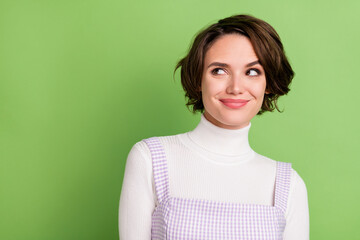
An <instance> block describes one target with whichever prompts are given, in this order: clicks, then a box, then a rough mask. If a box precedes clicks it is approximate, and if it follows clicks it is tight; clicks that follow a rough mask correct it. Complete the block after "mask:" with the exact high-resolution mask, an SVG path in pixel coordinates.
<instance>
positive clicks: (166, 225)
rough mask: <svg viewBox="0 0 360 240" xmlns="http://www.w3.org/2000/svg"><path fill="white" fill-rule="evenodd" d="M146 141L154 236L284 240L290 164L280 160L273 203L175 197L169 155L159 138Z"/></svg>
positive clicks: (167, 238)
mask: <svg viewBox="0 0 360 240" xmlns="http://www.w3.org/2000/svg"><path fill="white" fill-rule="evenodd" d="M144 141H145V142H146V144H147V145H148V147H149V149H150V152H151V157H152V161H153V172H154V182H155V189H156V194H157V197H158V202H159V204H158V205H157V206H156V207H155V210H154V212H153V215H152V229H151V239H157V240H175V239H176V240H240V239H241V240H250V239H251V240H280V239H283V232H284V228H285V224H286V219H285V211H286V205H287V198H288V193H289V188H290V174H291V163H285V162H277V173H276V182H275V203H274V206H269V205H258V204H239V203H229V202H217V201H209V200H201V199H186V198H175V197H171V196H169V179H168V169H167V162H166V156H165V151H164V149H163V147H162V145H161V143H160V141H159V139H158V138H157V137H151V138H147V139H144Z"/></svg>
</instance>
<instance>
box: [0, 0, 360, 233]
mask: <svg viewBox="0 0 360 240" xmlns="http://www.w3.org/2000/svg"><path fill="white" fill-rule="evenodd" d="M359 10H360V2H359V1H355V0H354V1H342V2H340V1H329V0H326V1H325V0H322V1H309V0H305V1H287V0H283V1H268V0H258V1H254V0H234V1H218V0H217V1H213V0H211V1H210V0H201V1H193V0H192V1H190V0H182V1H174V0H167V1H146V0H141V1H128V0H127V1H115V0H101V1H100V0H87V1H85V0H83V1H79V0H62V1H45V0H44V1H40V0H37V1H35V0H34V1H30V0H29V1H15V0H0V239H4V240H13V239H36V240H45V239H52V240H57V239H87V240H89V239H118V205H119V198H120V191H121V185H122V179H123V174H124V167H125V163H126V157H127V154H128V153H129V151H130V149H131V147H132V145H133V144H135V143H136V142H137V141H140V140H141V139H144V138H147V137H151V136H162V135H172V134H178V133H182V132H186V131H190V130H192V129H193V128H194V127H195V126H196V125H197V123H198V121H199V119H200V115H199V114H197V115H193V114H191V113H190V111H189V110H188V109H187V108H186V106H185V98H184V93H183V90H182V88H181V85H180V84H179V82H180V81H179V72H177V74H176V75H175V81H174V80H173V79H172V73H173V69H174V66H175V64H176V62H177V61H178V60H179V59H180V58H181V57H183V56H184V54H185V53H186V51H187V49H188V47H189V44H190V42H191V40H192V39H193V36H194V35H195V33H197V32H198V31H199V30H200V29H201V28H203V27H204V26H206V25H208V24H211V23H214V22H215V21H216V20H218V19H220V18H224V17H228V16H230V15H233V14H240V13H246V14H252V15H254V16H256V17H259V18H261V19H264V20H265V21H267V22H269V23H270V24H271V25H272V26H274V28H275V29H276V30H277V31H278V33H279V35H280V37H281V39H282V41H283V44H284V47H285V50H286V53H287V55H288V58H289V60H290V62H291V64H292V66H293V69H294V71H295V73H296V76H295V78H294V80H293V83H292V85H291V91H290V92H289V94H288V95H287V96H284V97H281V98H280V102H279V106H280V108H281V109H284V112H283V113H278V112H274V113H265V114H264V115H263V116H261V117H255V118H254V119H253V120H252V124H253V125H252V129H251V131H250V144H251V146H252V147H253V149H254V150H255V151H257V152H258V153H260V154H263V155H265V156H268V157H270V158H273V159H275V160H278V161H285V162H292V163H293V167H294V169H295V170H297V171H298V173H299V174H300V176H301V177H302V178H303V179H304V181H305V183H306V186H307V189H308V195H309V209H310V237H311V239H327V240H329V239H360V237H359V236H360V228H359V227H358V226H359V223H360V207H359V206H358V204H357V202H358V201H359V198H360V193H359V186H358V184H359V183H360V175H359V170H360V163H359V157H360V156H359V153H358V151H357V150H356V148H358V147H359V133H360V131H359V120H360V117H359V113H358V102H359V100H360V99H359V95H358V93H359V89H360V78H359V73H358V72H357V70H359V67H358V65H359V52H360V51H359V50H360V47H359V42H360V34H359V23H360V15H359Z"/></svg>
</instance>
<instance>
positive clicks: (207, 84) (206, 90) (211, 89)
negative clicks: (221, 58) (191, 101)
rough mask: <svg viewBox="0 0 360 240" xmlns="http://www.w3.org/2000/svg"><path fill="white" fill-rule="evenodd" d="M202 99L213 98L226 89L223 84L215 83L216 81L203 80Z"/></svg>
mask: <svg viewBox="0 0 360 240" xmlns="http://www.w3.org/2000/svg"><path fill="white" fill-rule="evenodd" d="M201 84H202V92H203V97H205V98H206V97H207V98H210V97H213V96H216V95H217V94H219V93H221V92H222V91H223V90H224V88H225V87H226V86H225V85H224V83H223V82H220V81H216V79H203V80H202V83H201Z"/></svg>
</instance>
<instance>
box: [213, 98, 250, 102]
mask: <svg viewBox="0 0 360 240" xmlns="http://www.w3.org/2000/svg"><path fill="white" fill-rule="evenodd" d="M220 101H222V102H224V103H245V102H248V101H250V100H246V99H231V98H224V99H220Z"/></svg>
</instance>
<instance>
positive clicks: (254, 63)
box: [207, 60, 261, 68]
mask: <svg viewBox="0 0 360 240" xmlns="http://www.w3.org/2000/svg"><path fill="white" fill-rule="evenodd" d="M256 64H260V62H259V60H256V61H253V62H251V63H248V64H246V66H245V67H251V66H254V65H256ZM260 65H261V64H260ZM211 66H218V67H229V65H228V64H226V63H221V62H213V63H211V64H209V66H208V67H207V68H209V67H211Z"/></svg>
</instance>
